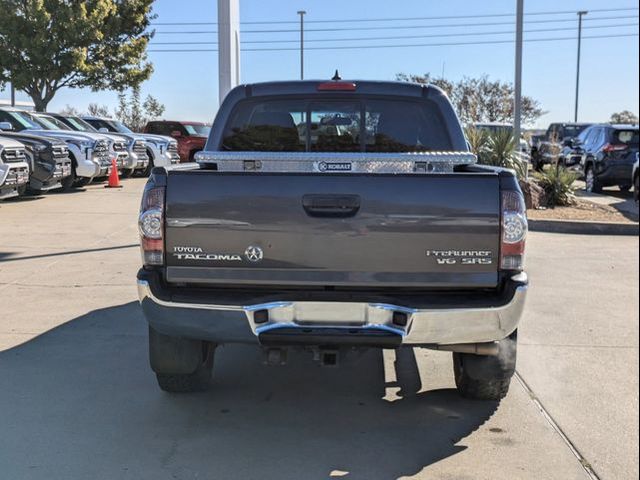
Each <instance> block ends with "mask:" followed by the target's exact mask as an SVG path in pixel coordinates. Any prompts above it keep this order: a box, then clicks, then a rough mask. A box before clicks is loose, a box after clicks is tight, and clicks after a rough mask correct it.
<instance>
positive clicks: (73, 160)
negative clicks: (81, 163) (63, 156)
mask: <svg viewBox="0 0 640 480" xmlns="http://www.w3.org/2000/svg"><path fill="white" fill-rule="evenodd" d="M69 158H70V159H71V166H72V167H73V168H74V169H77V168H78V160H76V156H75V155H74V154H73V152H72V151H71V150H69Z"/></svg>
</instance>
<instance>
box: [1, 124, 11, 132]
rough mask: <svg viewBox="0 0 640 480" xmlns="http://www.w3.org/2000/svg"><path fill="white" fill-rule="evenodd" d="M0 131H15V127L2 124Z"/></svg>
mask: <svg viewBox="0 0 640 480" xmlns="http://www.w3.org/2000/svg"><path fill="white" fill-rule="evenodd" d="M0 130H4V131H5V132H11V131H13V125H11V123H9V122H0Z"/></svg>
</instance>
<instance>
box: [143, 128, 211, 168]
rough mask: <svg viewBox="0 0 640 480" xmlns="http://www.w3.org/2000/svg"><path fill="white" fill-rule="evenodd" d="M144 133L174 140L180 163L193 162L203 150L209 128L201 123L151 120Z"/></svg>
mask: <svg viewBox="0 0 640 480" xmlns="http://www.w3.org/2000/svg"><path fill="white" fill-rule="evenodd" d="M144 131H145V133H152V134H157V135H166V136H170V137H172V138H175V139H176V141H177V142H178V154H179V155H180V161H181V162H193V159H194V157H195V155H196V153H198V152H199V151H201V150H202V149H203V148H204V145H205V143H206V142H207V137H208V136H209V132H210V131H211V127H210V126H208V125H206V124H204V123H201V122H176V121H169V120H153V121H151V122H149V123H147V125H146V126H145V127H144Z"/></svg>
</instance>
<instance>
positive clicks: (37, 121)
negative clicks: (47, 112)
mask: <svg viewBox="0 0 640 480" xmlns="http://www.w3.org/2000/svg"><path fill="white" fill-rule="evenodd" d="M21 115H23V116H24V117H25V118H27V119H28V120H29V121H30V122H31V123H32V124H33V125H35V127H31V128H44V129H45V130H60V128H58V127H57V126H56V124H55V123H52V122H48V121H47V120H46V119H45V118H41V117H38V116H36V115H32V114H30V113H26V112H25V113H22V114H21Z"/></svg>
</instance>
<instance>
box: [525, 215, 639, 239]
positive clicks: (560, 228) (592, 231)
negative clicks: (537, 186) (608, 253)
mask: <svg viewBox="0 0 640 480" xmlns="http://www.w3.org/2000/svg"><path fill="white" fill-rule="evenodd" d="M529 230H531V231H532V232H546V233H569V234H575V235H629V236H638V235H639V233H640V229H639V226H638V224H637V223H620V222H585V221H580V220H570V221H567V220H534V219H529Z"/></svg>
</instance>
